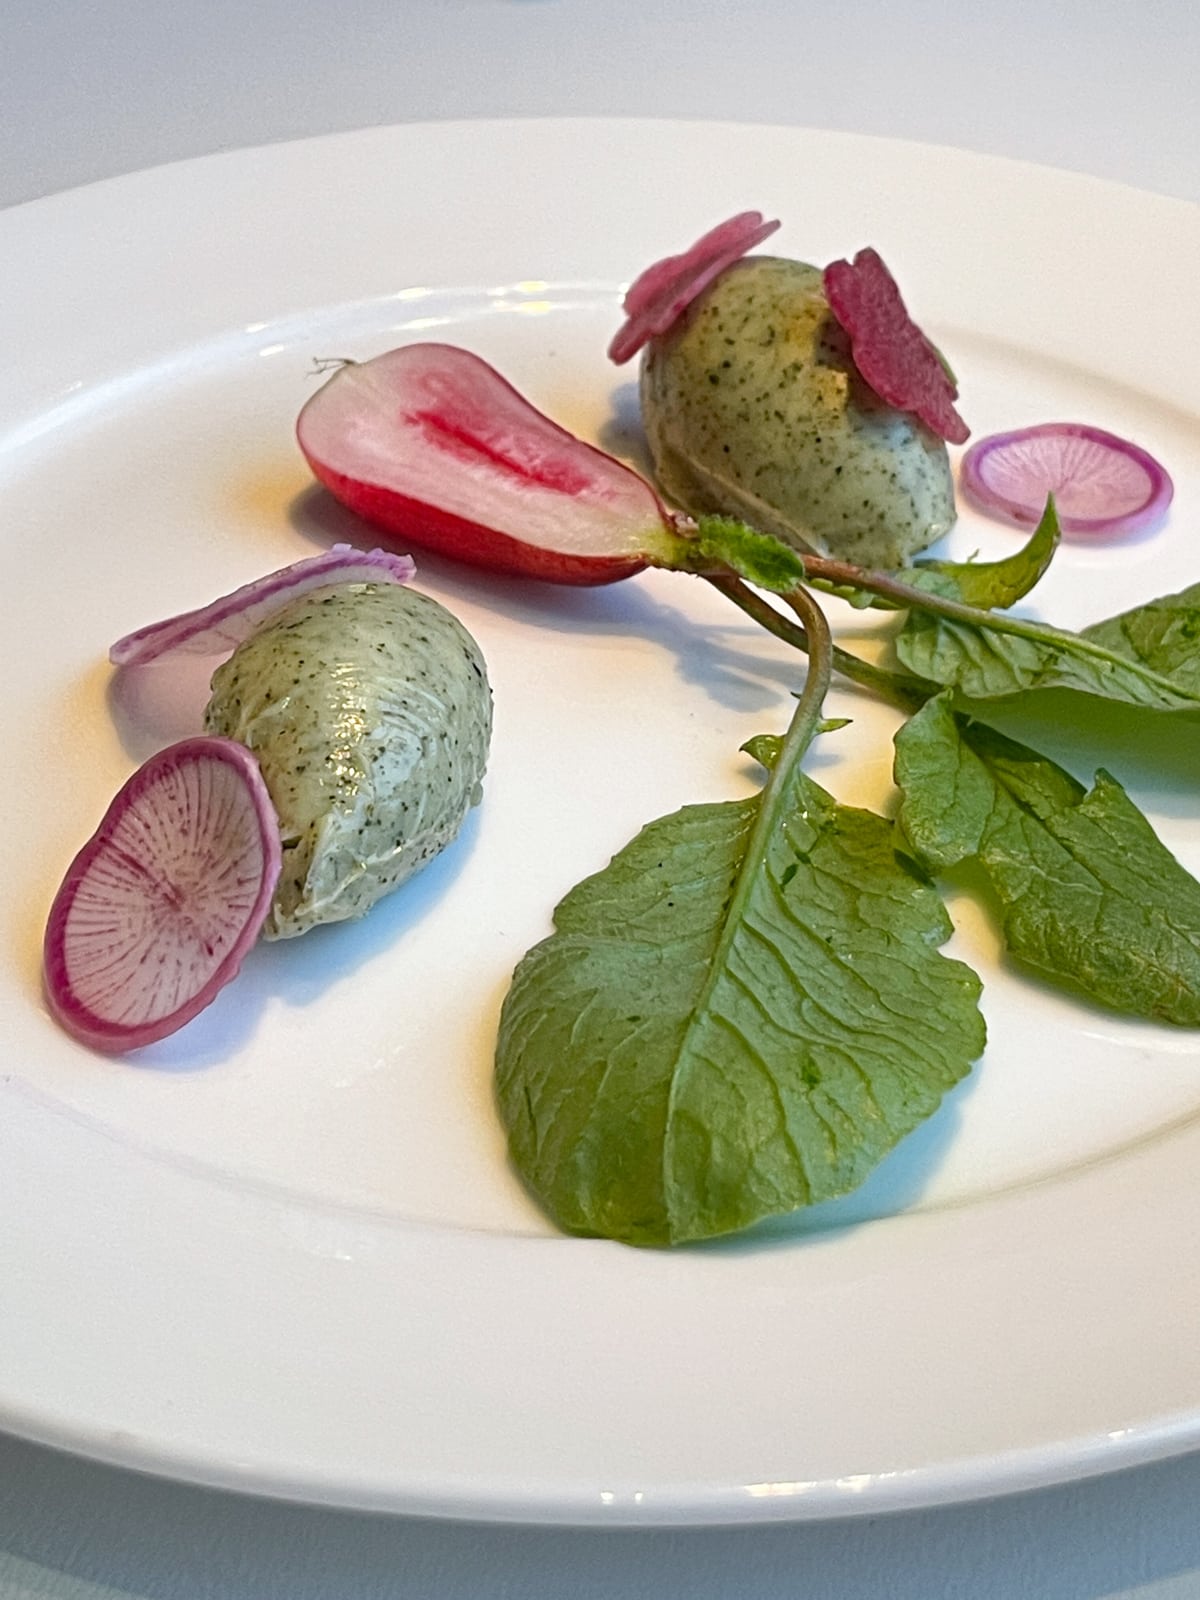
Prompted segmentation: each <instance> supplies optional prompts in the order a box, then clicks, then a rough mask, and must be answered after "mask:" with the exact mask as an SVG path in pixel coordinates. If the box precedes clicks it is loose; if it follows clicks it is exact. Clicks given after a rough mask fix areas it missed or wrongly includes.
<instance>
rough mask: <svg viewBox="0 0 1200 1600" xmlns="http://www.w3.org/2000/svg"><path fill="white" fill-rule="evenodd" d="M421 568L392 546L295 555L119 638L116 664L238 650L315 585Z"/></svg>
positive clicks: (113, 652)
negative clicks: (302, 556)
mask: <svg viewBox="0 0 1200 1600" xmlns="http://www.w3.org/2000/svg"><path fill="white" fill-rule="evenodd" d="M415 571H416V568H415V567H414V565H413V562H412V558H411V557H409V556H401V555H396V554H394V553H393V552H392V551H390V550H356V549H354V547H353V546H352V545H348V544H335V545H334V546H333V547H332V548H331V549H329V550H326V551H325V552H324V554H323V555H319V556H309V557H308V558H307V559H306V560H304V561H294V562H292V564H291V566H288V567H281V568H280V569H279V571H278V572H270V573H268V574H267V575H266V577H264V578H256V579H255V580H254V582H253V583H245V584H243V585H242V587H241V588H240V589H234V590H233V591H232V593H230V594H226V595H222V596H221V598H220V599H219V600H213V601H211V602H210V603H209V604H208V605H206V606H200V607H198V608H197V609H196V610H195V611H184V612H181V613H180V614H179V615H178V616H175V617H167V618H166V619H165V621H163V622H152V623H149V624H148V625H147V626H146V627H144V628H137V629H136V630H135V631H134V632H133V633H127V634H126V635H125V637H124V638H123V639H118V640H117V642H116V644H114V645H113V646H112V647H111V649H110V650H109V652H108V659H109V660H110V661H111V662H112V664H113V666H114V667H131V666H142V665H144V664H145V663H147V662H150V661H157V660H159V659H160V658H161V657H162V656H165V655H169V654H174V653H175V652H181V653H186V654H188V655H198V656H228V655H232V654H233V652H234V651H235V650H236V649H237V647H238V645H239V644H242V643H243V642H244V641H245V640H246V639H248V638H249V637H250V635H251V634H252V633H255V632H256V631H257V630H258V629H259V628H260V627H261V626H262V624H263V623H264V622H265V621H266V619H267V618H268V617H269V616H271V615H272V614H273V613H274V612H276V611H278V610H280V609H281V608H282V607H283V606H285V605H287V603H288V602H289V601H290V600H294V599H296V597H297V596H298V595H302V594H306V593H307V592H308V590H310V589H320V588H325V587H326V586H327V585H329V584H334V583H367V582H378V581H380V580H383V581H385V582H388V583H407V582H408V581H409V579H410V578H411V577H412V575H413V573H414V572H415Z"/></svg>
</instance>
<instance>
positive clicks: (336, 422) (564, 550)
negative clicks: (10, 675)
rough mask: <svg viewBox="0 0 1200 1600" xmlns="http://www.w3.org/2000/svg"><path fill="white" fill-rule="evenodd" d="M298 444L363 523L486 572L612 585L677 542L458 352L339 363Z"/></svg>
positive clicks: (609, 464)
mask: <svg viewBox="0 0 1200 1600" xmlns="http://www.w3.org/2000/svg"><path fill="white" fill-rule="evenodd" d="M296 437H297V440H298V442H299V445H300V448H301V450H303V452H304V454H305V456H306V458H307V460H308V463H309V465H310V466H311V467H312V470H313V472H314V473H315V474H316V477H317V478H318V480H319V481H320V482H321V483H323V484H324V485H325V487H326V488H327V489H328V490H329V491H330V493H331V494H333V495H335V496H336V497H337V499H338V500H340V501H341V502H342V503H343V505H346V506H348V507H349V508H350V509H351V510H352V511H355V512H357V513H358V515H359V516H361V517H364V518H365V519H366V520H367V521H368V522H370V523H372V524H374V525H375V526H376V527H378V528H382V529H386V530H387V531H388V532H389V533H391V534H394V535H397V536H399V537H400V538H401V539H403V541H404V543H405V544H406V545H408V544H419V545H424V546H426V547H427V548H429V549H431V550H436V551H438V552H439V553H440V554H442V555H447V556H453V557H454V558H455V559H457V560H460V561H469V562H471V563H473V564H474V565H475V566H480V567H487V568H489V569H490V570H492V571H494V572H507V573H511V574H515V575H518V576H522V577H532V578H542V579H546V580H548V581H549V582H552V583H571V584H596V583H612V582H614V581H616V580H617V579H619V578H627V577H629V576H631V575H632V574H633V573H635V572H640V571H641V570H642V568H643V567H645V566H646V565H647V564H648V563H649V561H650V560H651V559H653V558H654V557H655V556H657V555H662V554H665V553H666V552H667V551H668V550H669V548H670V546H671V545H672V544H673V543H674V542H675V539H676V535H675V534H674V531H673V524H672V522H671V519H670V514H669V513H668V512H667V511H666V509H665V508H664V506H663V504H662V502H661V501H660V500H659V498H658V496H657V495H656V494H655V492H654V490H653V489H651V487H650V485H649V484H648V483H646V482H645V481H644V479H642V478H640V477H639V476H638V475H637V473H636V472H633V471H632V470H631V469H630V468H629V467H626V466H624V465H622V463H621V462H619V461H616V460H614V459H613V457H612V456H609V455H606V454H605V453H604V452H603V451H602V450H597V449H596V448H595V447H594V446H592V445H589V444H585V443H584V442H583V441H582V440H581V439H577V438H575V436H574V435H573V434H570V433H568V432H567V431H566V429H565V428H560V427H559V426H558V424H557V423H555V422H551V421H550V419H549V418H548V417H546V416H544V415H543V414H542V412H540V411H538V410H537V409H536V407H534V406H532V405H531V404H530V403H529V401H527V400H526V399H524V398H523V396H521V395H520V394H518V393H517V391H516V390H515V389H514V388H513V387H512V385H511V384H510V383H508V382H506V381H505V379H504V378H502V377H501V376H500V374H499V373H498V372H497V371H496V370H495V368H494V367H491V366H489V365H488V363H487V362H486V361H484V360H482V359H481V358H480V357H479V356H476V355H472V354H471V353H470V351H467V350H461V349H459V348H458V347H457V346H455V345H445V344H425V343H421V344H411V345H403V346H401V347H400V348H399V349H397V350H390V351H388V352H387V353H386V354H384V355H380V356H376V357H375V358H374V359H373V360H370V361H363V362H347V363H346V365H345V366H343V367H340V368H339V369H338V371H337V372H335V373H334V375H333V377H332V378H330V379H329V381H328V382H327V383H326V384H324V385H323V387H322V388H320V389H319V390H318V391H317V393H316V394H315V395H313V397H312V399H311V400H309V401H308V403H307V404H306V405H305V407H304V409H303V410H302V411H301V413H300V416H299V419H298V421H297V423H296Z"/></svg>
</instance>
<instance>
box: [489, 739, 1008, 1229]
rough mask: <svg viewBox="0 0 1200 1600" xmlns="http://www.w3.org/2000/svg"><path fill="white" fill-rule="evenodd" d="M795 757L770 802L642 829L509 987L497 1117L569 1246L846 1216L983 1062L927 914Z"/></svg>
mask: <svg viewBox="0 0 1200 1600" xmlns="http://www.w3.org/2000/svg"><path fill="white" fill-rule="evenodd" d="M801 751H802V746H800V747H797V745H796V744H795V743H794V742H793V741H792V739H791V737H790V736H789V739H788V741H787V743H786V744H785V746H784V748H783V750H782V751H779V750H776V751H775V752H774V753H775V756H776V760H775V765H774V767H773V770H772V771H771V773H770V776H769V778H768V781H767V786H766V788H765V789H764V791H763V794H762V795H761V796H760V797H757V798H751V799H748V800H740V801H731V802H729V803H727V804H723V805H706V806H689V807H687V808H685V809H684V810H682V811H679V812H676V813H675V814H674V815H672V816H669V817H663V818H660V819H659V820H658V821H657V822H653V823H651V824H650V825H649V826H648V827H646V828H644V829H643V830H642V832H641V833H640V834H638V836H637V837H636V838H635V839H634V840H633V841H632V842H631V843H630V844H629V845H627V846H626V847H625V849H623V850H622V851H621V852H620V853H619V854H618V855H617V856H616V857H615V858H614V860H613V861H612V862H611V863H610V865H609V866H608V867H607V868H606V869H605V870H604V871H603V872H601V873H599V874H597V875H596V876H595V877H593V878H589V879H587V880H586V881H585V882H583V883H581V884H580V885H579V886H578V887H577V888H576V889H574V890H572V892H571V893H570V894H569V895H568V896H567V897H566V899H565V900H564V901H563V902H562V904H561V905H560V906H559V907H558V910H557V912H556V914H555V927H556V931H555V932H554V933H553V934H552V935H551V936H550V938H548V939H546V940H545V941H543V943H541V944H540V945H538V946H536V947H535V948H534V949H533V950H532V951H530V952H529V954H528V955H527V956H526V957H525V958H524V960H523V961H522V962H521V964H520V966H519V967H518V969H517V972H516V975H515V977H514V979H513V984H512V988H511V990H510V992H509V994H508V996H507V998H506V1000H505V1004H504V1008H503V1012H502V1016H501V1023H500V1035H499V1042H498V1050H497V1060H496V1072H497V1090H498V1097H499V1104H500V1109H501V1114H502V1116H503V1119H504V1122H505V1125H506V1127H507V1129H508V1133H509V1140H510V1148H511V1150H512V1154H513V1157H514V1160H515V1162H516V1164H517V1166H518V1168H519V1169H520V1171H521V1173H522V1175H523V1176H524V1178H525V1180H526V1182H527V1183H528V1185H529V1187H530V1189H531V1190H532V1191H533V1193H534V1194H535V1195H536V1196H537V1197H538V1199H539V1200H540V1201H541V1203H542V1204H543V1205H544V1206H545V1208H546V1209H547V1211H548V1212H549V1213H550V1214H551V1215H552V1216H553V1217H554V1218H555V1219H556V1221H557V1222H558V1223H559V1224H560V1225H561V1226H562V1227H564V1228H566V1229H568V1230H570V1231H572V1232H579V1233H591V1234H601V1235H605V1236H608V1237H612V1238H617V1239H622V1240H626V1241H629V1242H631V1243H637V1244H670V1243H677V1242H681V1241H685V1240H694V1239H703V1238H708V1237H711V1236H715V1235H720V1234H725V1233H729V1232H732V1231H734V1230H736V1229H740V1228H745V1227H747V1226H749V1225H750V1224H752V1223H754V1222H756V1221H758V1220H759V1219H760V1218H763V1217H766V1216H770V1215H775V1214H779V1213H784V1212H789V1211H792V1210H794V1209H796V1208H797V1207H801V1206H805V1205H809V1204H812V1203H815V1202H817V1201H820V1200H825V1199H829V1198H831V1197H832V1196H834V1195H838V1194H842V1193H845V1192H846V1191H847V1190H850V1189H852V1188H854V1187H856V1186H857V1185H858V1184H860V1183H861V1182H862V1181H863V1180H864V1179H865V1178H866V1176H867V1175H868V1173H869V1172H870V1171H871V1170H872V1169H873V1168H874V1167H875V1166H876V1165H877V1163H878V1162H879V1161H880V1160H881V1159H882V1157H883V1156H884V1155H885V1154H886V1153H887V1152H888V1151H889V1150H890V1149H891V1148H892V1147H893V1146H894V1145H895V1144H896V1143H897V1141H898V1140H899V1139H901V1138H902V1137H903V1136H904V1135H905V1134H906V1133H908V1132H910V1131H911V1130H912V1129H913V1128H914V1127H916V1126H917V1124H918V1123H920V1122H921V1121H923V1120H924V1119H925V1118H926V1117H928V1116H929V1115H930V1114H931V1113H932V1112H933V1111H934V1110H935V1109H936V1107H937V1105H938V1104H939V1102H940V1100H941V1098H942V1096H943V1095H944V1093H945V1092H946V1091H947V1090H948V1089H949V1088H950V1087H951V1086H952V1085H953V1084H954V1083H956V1082H957V1081H958V1080H959V1079H960V1078H961V1077H962V1076H963V1075H964V1074H965V1073H966V1072H967V1071H968V1069H969V1066H970V1063H971V1062H972V1061H973V1060H974V1059H975V1058H976V1057H977V1056H978V1055H979V1053H980V1052H981V1050H982V1048H983V1044H984V1026H983V1019H982V1017H981V1015H980V1013H979V1009H978V1004H977V1001H978V995H979V982H978V979H977V978H976V977H975V975H974V974H973V973H972V972H970V971H969V969H967V968H966V967H964V966H962V965H961V964H960V963H958V962H956V961H951V960H948V959H946V958H945V957H943V956H941V955H940V954H939V953H938V947H939V946H940V945H941V944H942V943H943V942H944V941H945V939H946V938H947V937H948V935H949V933H950V931H951V930H950V922H949V919H948V918H947V916H946V912H945V909H944V907H943V906H942V903H941V901H940V899H939V898H938V896H937V894H936V892H935V890H934V889H933V888H932V887H931V886H930V884H929V883H928V881H927V880H926V879H925V878H924V876H923V875H922V874H921V873H920V872H919V871H918V870H917V869H916V868H915V867H913V865H912V864H911V863H909V862H908V861H907V860H906V858H905V857H904V856H903V854H902V851H901V850H900V849H899V848H898V847H899V846H900V845H901V844H902V843H903V841H902V840H901V839H900V838H899V837H898V835H897V832H896V829H895V827H894V825H893V824H891V823H889V822H886V821H885V820H884V819H883V818H881V817H877V816H874V815H872V814H871V813H870V812H866V811H858V810H852V809H850V808H847V807H843V806H840V805H838V804H837V803H836V802H835V801H834V800H833V799H831V797H830V796H829V795H828V794H826V793H825V792H824V791H823V790H822V789H820V788H818V787H817V785H816V784H814V783H812V782H811V780H809V779H808V778H807V777H805V776H804V775H803V773H801V771H800V770H799V764H798V762H799V754H800V753H801ZM631 996H636V997H637V1004H636V1011H637V1016H638V1020H637V1022H636V1024H635V1023H633V1022H631V1021H630V1012H631V1005H630V997H631Z"/></svg>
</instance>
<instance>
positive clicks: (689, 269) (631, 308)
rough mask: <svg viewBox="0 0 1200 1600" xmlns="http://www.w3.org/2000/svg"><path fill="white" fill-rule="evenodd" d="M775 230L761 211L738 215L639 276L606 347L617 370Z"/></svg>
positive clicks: (631, 288)
mask: <svg viewBox="0 0 1200 1600" xmlns="http://www.w3.org/2000/svg"><path fill="white" fill-rule="evenodd" d="M778 227H779V223H778V222H767V221H766V220H765V218H764V217H763V214H762V212H761V211H741V212H739V213H738V215H737V216H736V217H730V218H729V219H728V221H726V222H722V223H719V224H718V225H717V227H715V228H711V229H710V230H709V232H708V233H706V234H704V235H703V237H701V238H699V239H697V240H696V242H695V244H694V245H692V247H691V249H690V250H685V251H684V252H683V254H682V255H678V256H667V257H666V258H665V259H664V260H662V261H656V262H655V263H654V265H653V266H650V267H647V268H646V270H645V271H644V272H643V273H641V274H639V276H638V277H636V278H635V279H634V280H633V282H632V283H631V284H630V286H629V289H628V290H627V292H626V295H625V300H624V306H625V319H626V320H625V321H624V322H623V323H622V325H621V327H620V328H619V329H618V330H617V332H616V334H615V335H614V336H613V340H612V343H611V344H610V345H609V347H608V355H609V359H610V360H611V361H615V362H616V363H617V365H618V366H620V365H621V364H622V363H623V362H625V361H628V360H629V359H630V358H631V357H632V356H635V355H636V354H637V353H638V351H639V350H640V349H641V348H642V346H643V345H644V344H647V343H648V342H649V341H650V340H651V339H653V338H656V337H657V336H658V335H659V334H661V333H666V331H667V329H668V328H669V327H670V326H671V325H672V323H674V322H675V321H676V320H677V319H678V318H679V317H680V316H682V314H683V313H684V311H686V310H687V308H688V306H690V305H691V303H692V301H693V300H695V299H696V297H697V295H699V294H702V293H703V291H704V290H705V289H707V288H708V286H709V284H710V283H712V282H713V280H714V279H715V278H717V277H719V276H720V274H721V273H722V272H724V271H725V268H726V267H729V266H732V265H733V263H734V262H735V261H737V260H739V259H740V258H741V257H742V256H744V255H745V254H746V252H747V251H748V250H753V249H754V248H755V246H756V245H760V244H761V243H762V242H763V240H764V239H769V238H770V236H771V235H772V234H773V233H774V232H775V230H776V229H777V228H778Z"/></svg>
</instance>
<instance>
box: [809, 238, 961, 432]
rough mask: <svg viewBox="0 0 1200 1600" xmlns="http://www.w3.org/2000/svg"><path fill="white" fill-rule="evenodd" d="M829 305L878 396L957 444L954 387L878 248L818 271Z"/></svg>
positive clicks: (834, 262)
mask: <svg viewBox="0 0 1200 1600" xmlns="http://www.w3.org/2000/svg"><path fill="white" fill-rule="evenodd" d="M823 281H824V286H825V297H826V299H827V300H828V301H829V309H830V310H831V311H832V312H833V314H834V316H835V317H836V318H837V320H838V322H840V323H841V325H842V327H843V328H844V329H845V330H846V333H847V334H848V335H849V338H850V351H851V354H852V355H853V357H854V364H855V366H856V367H857V368H858V370H859V372H861V373H862V376H863V378H864V379H865V380H866V382H867V383H868V384H869V385H870V387H871V388H872V389H874V391H875V393H876V394H877V395H878V396H879V398H880V399H881V400H885V401H886V402H887V404H888V405H889V406H895V407H896V409H897V410H898V411H911V412H912V413H913V415H914V416H917V417H919V418H920V419H921V421H922V422H923V423H925V425H926V427H928V428H931V429H932V430H933V432H934V433H936V434H937V435H938V436H939V437H940V438H942V439H947V440H949V442H950V443H951V444H962V443H964V441H965V440H966V439H967V438H968V437H969V436H970V431H971V430H970V429H969V428H968V427H967V425H966V423H965V422H964V421H963V419H962V418H961V417H960V416H959V414H958V412H957V411H956V410H955V408H954V401H955V400H956V399H957V397H958V388H957V386H956V385H955V383H954V380H953V379H952V378H951V376H950V374H949V373H948V372H947V370H946V367H945V364H944V363H943V361H942V359H941V357H940V356H939V355H938V353H937V350H936V349H935V348H934V346H933V345H932V344H931V343H930V342H929V340H928V339H927V338H926V337H925V335H924V334H923V333H922V332H921V330H920V328H918V327H917V325H916V323H915V322H914V321H913V320H912V318H911V317H910V316H909V314H908V310H907V308H906V307H905V304H904V301H903V300H902V299H901V297H900V290H899V289H898V288H897V287H896V280H895V279H894V278H893V277H892V275H891V273H890V272H889V271H888V269H887V267H886V266H884V264H883V261H882V259H881V258H880V255H879V253H878V251H876V250H871V249H866V250H860V251H859V252H858V254H857V255H856V256H855V257H854V260H853V262H849V261H831V262H830V264H829V265H828V266H827V267H826V268H825V272H824V279H823Z"/></svg>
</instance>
